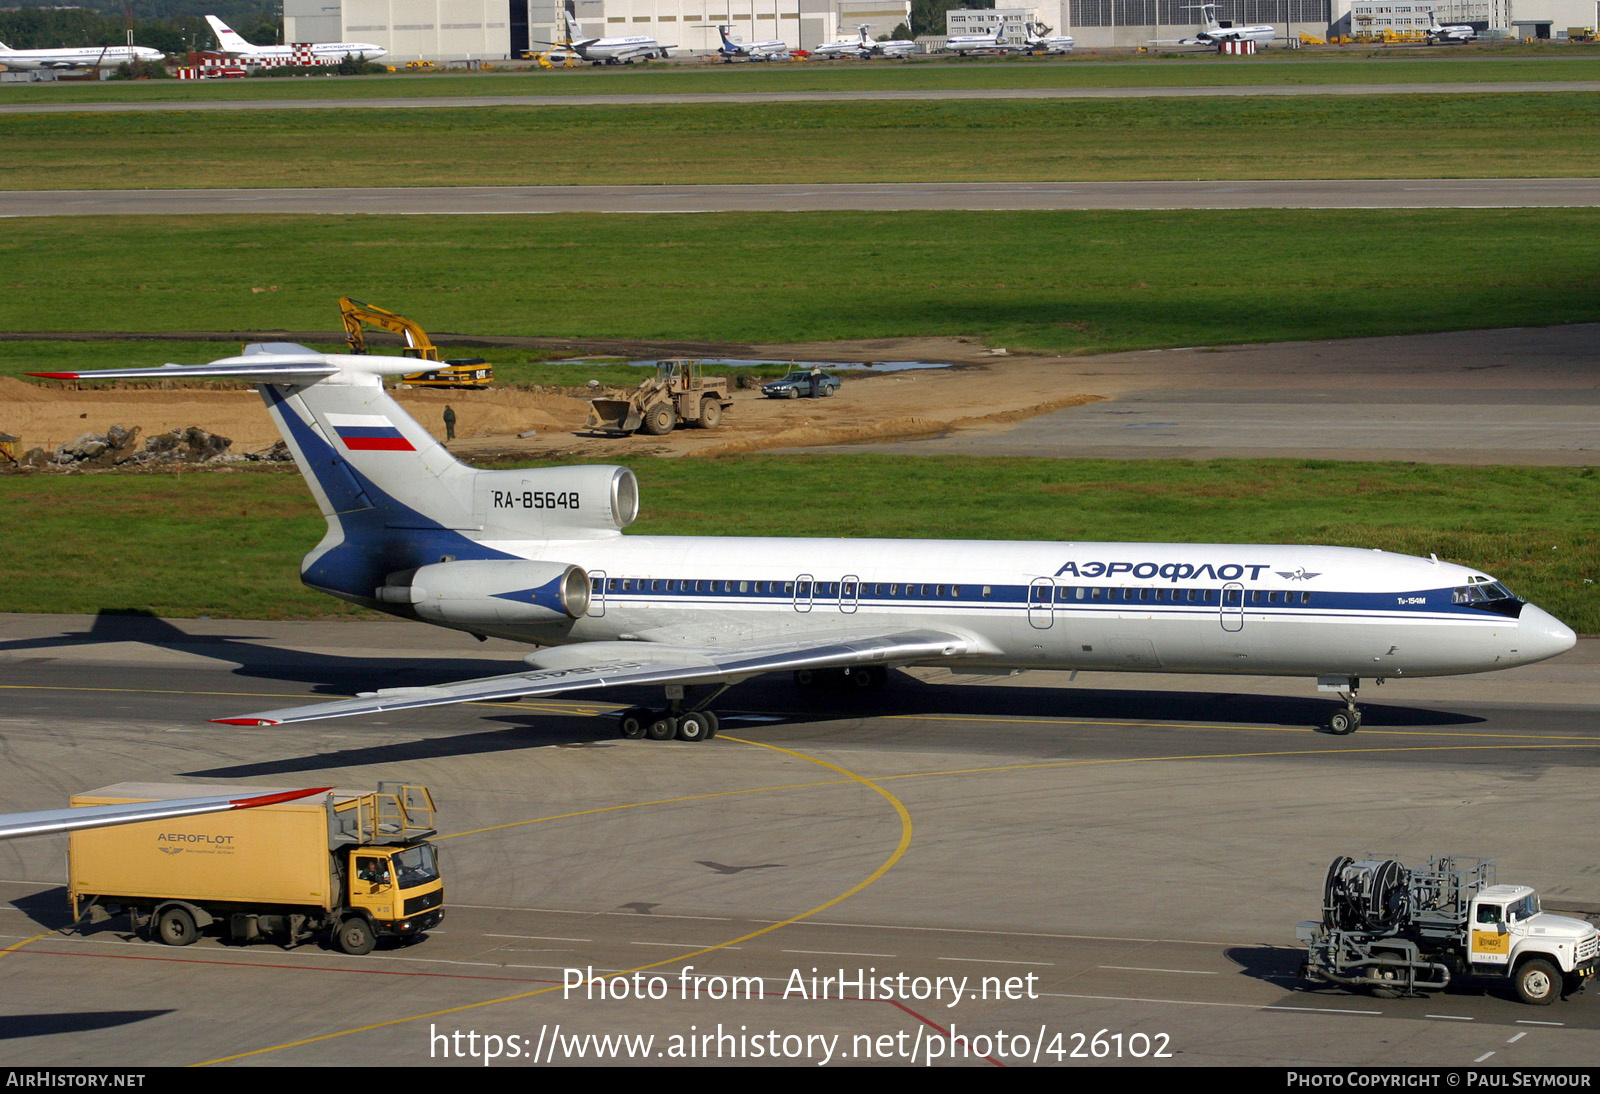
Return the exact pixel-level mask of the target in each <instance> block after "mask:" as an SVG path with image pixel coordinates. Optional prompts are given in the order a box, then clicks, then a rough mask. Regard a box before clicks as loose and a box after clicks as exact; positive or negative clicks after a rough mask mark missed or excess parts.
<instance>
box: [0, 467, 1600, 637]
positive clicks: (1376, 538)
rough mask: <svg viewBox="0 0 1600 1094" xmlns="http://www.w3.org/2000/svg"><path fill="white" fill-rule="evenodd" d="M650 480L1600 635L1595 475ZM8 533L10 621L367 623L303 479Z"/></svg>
mask: <svg viewBox="0 0 1600 1094" xmlns="http://www.w3.org/2000/svg"><path fill="white" fill-rule="evenodd" d="M635 470H636V471H637V472H638V474H639V477H640V482H641V487H642V497H643V515H642V516H641V518H640V520H639V522H638V523H637V524H636V525H635V527H634V529H633V531H635V532H641V533H654V534H703V533H705V531H706V530H707V529H715V530H716V532H717V533H718V534H722V535H789V534H794V533H795V532H796V530H797V528H796V521H795V514H794V493H793V484H794V482H795V481H796V478H797V477H799V478H803V479H804V481H805V482H806V483H807V495H806V519H805V532H806V534H808V535H816V536H836V535H838V536H888V537H940V538H974V539H1006V538H1015V539H1055V540H1118V541H1150V540H1155V541H1169V540H1170V541H1182V542H1194V543H1205V542H1256V543H1325V544H1334V545H1345V546H1359V547H1382V548H1387V549H1390V550H1396V551H1403V552H1407V553H1411V554H1423V555H1425V554H1427V553H1428V552H1430V551H1432V552H1437V553H1438V554H1439V556H1440V557H1441V558H1445V559H1449V560H1452V561H1460V562H1464V563H1467V564H1470V565H1473V566H1477V567H1481V568H1483V570H1484V571H1485V572H1487V573H1489V574H1492V575H1494V576H1496V577H1499V578H1501V579H1503V580H1505V581H1506V582H1508V583H1509V584H1510V585H1511V587H1512V588H1513V589H1514V590H1515V591H1517V592H1519V593H1520V594H1522V595H1524V596H1527V597H1529V598H1531V599H1532V600H1534V601H1535V602H1537V603H1539V604H1540V605H1541V606H1543V607H1545V608H1547V609H1548V610H1550V611H1552V612H1554V613H1555V614H1556V615H1557V616H1558V617H1560V618H1562V619H1564V620H1565V621H1566V622H1568V623H1569V624H1571V625H1573V626H1574V627H1576V628H1577V629H1578V630H1580V631H1583V632H1586V633H1593V632H1596V631H1600V598H1597V597H1596V595H1595V591H1594V590H1595V586H1594V584H1593V582H1594V580H1596V579H1597V578H1600V496H1597V494H1600V490H1597V488H1600V476H1596V475H1595V474H1594V472H1593V471H1592V469H1588V468H1542V467H1519V468H1498V467H1453V466H1451V467H1446V466H1425V465H1404V464H1349V463H1334V462H1330V461H1314V460H1311V461H1308V460H1240V461H1234V460H1222V461H1211V462H1188V461H1154V460H1152V461H1136V462H1116V461H1099V460H959V459H928V458H920V459H905V458H901V457H893V456H867V455H863V456H809V457H793V456H787V457H765V456H759V457H742V458H739V459H737V460H705V461H699V460H696V461H683V460H671V461H646V462H641V463H639V464H637V465H636V467H635ZM734 483H737V489H731V488H730V487H731V486H732V484H734ZM952 499H956V503H955V504H952ZM0 523H3V526H4V527H6V528H7V529H8V530H9V534H8V537H7V538H8V544H7V554H8V559H9V560H10V563H11V566H12V572H14V573H18V574H28V575H29V580H27V581H26V582H24V581H8V582H5V583H3V584H0V611H8V612H15V611H28V612H74V613H80V612H98V611H102V610H141V611H152V612H155V613H157V614H159V615H164V616H196V615H210V616H220V617H238V618H272V619H282V618H310V617H338V616H341V615H352V614H358V613H357V612H356V610H355V609H351V608H349V607H348V606H346V605H343V604H342V603H341V602H339V601H336V600H333V599H332V598H329V597H325V596H322V595H320V594H315V593H312V592H310V591H309V590H306V589H304V588H303V587H302V586H300V584H299V582H298V572H299V568H298V561H299V559H300V557H301V555H303V554H304V553H305V552H306V551H308V550H309V549H310V548H311V547H312V546H314V545H315V544H316V542H317V541H318V539H320V537H321V535H322V531H323V521H322V518H321V517H320V516H319V515H318V514H317V513H316V510H315V508H314V506H313V505H312V502H311V499H310V496H309V494H308V493H307V491H306V489H305V486H304V484H303V482H302V480H301V479H300V477H299V476H298V475H296V474H294V473H293V472H292V471H287V470H281V471H280V470H256V471H250V472H234V473H206V472H190V473H187V474H149V475H118V474H104V475H90V476H57V475H33V476H12V477H7V478H0ZM108 529H115V531H114V532H110V531H108ZM573 561H575V562H578V563H580V564H581V563H582V561H583V560H582V559H574V560H573Z"/></svg>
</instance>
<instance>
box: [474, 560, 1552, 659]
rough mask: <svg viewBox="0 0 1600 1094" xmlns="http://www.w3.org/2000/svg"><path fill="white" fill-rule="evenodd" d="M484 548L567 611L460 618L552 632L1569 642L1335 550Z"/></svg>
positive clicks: (1293, 648) (531, 634) (1410, 650)
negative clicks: (541, 581)
mask: <svg viewBox="0 0 1600 1094" xmlns="http://www.w3.org/2000/svg"><path fill="white" fill-rule="evenodd" d="M484 546H486V547H492V548H494V549H496V550H497V551H503V552H505V553H506V554H514V555H521V556H523V557H526V558H529V559H532V560H539V561H546V562H559V563H568V564H573V565H578V566H581V567H583V568H584V569H586V570H587V571H588V573H589V576H590V578H591V582H592V588H593V592H592V595H591V603H590V607H589V610H588V612H587V614H586V615H584V617H583V618H580V619H577V620H572V621H564V622H563V623H562V624H561V625H559V626H557V625H551V626H529V627H508V628H492V627H491V628H482V627H479V628H476V629H480V630H487V631H489V632H490V633H494V634H498V635H500V636H502V637H507V638H515V639H520V640H523V641H532V642H538V643H542V644H552V645H554V644H562V643H566V642H581V641H594V640H613V639H628V638H639V639H643V640H647V641H658V642H680V641H681V642H686V643H715V644H717V645H724V646H733V647H737V646H738V645H739V644H740V643H741V642H745V641H758V640H759V641H768V642H770V641H772V640H773V636H774V635H775V634H776V635H785V636H792V637H796V638H799V637H803V636H805V635H808V634H819V633H822V634H827V635H830V636H835V637H837V636H846V635H849V634H850V633H851V632H852V631H863V632H866V631H882V630H883V629H884V627H885V626H886V625H888V626H895V627H932V628H936V629H938V630H940V631H947V632H951V633H954V634H959V635H962V636H964V637H965V638H966V639H967V640H968V647H969V649H970V651H971V652H970V653H968V654H966V655H965V656H964V657H963V658H961V661H962V662H963V663H965V664H966V665H968V666H993V667H1006V668H1009V667H1023V668H1030V667H1031V668H1058V669H1081V670H1090V669H1102V670H1114V671H1129V670H1133V671H1148V672H1199V673H1233V674H1254V675H1285V676H1322V675H1344V676H1350V677H1383V678H1395V677H1406V676H1441V675H1452V674H1457V673H1472V672H1483V671H1487V670H1490V669H1497V668H1509V667H1512V666H1514V665H1517V664H1522V663H1526V662H1532V661H1537V660H1541V659H1543V658H1546V657H1552V656H1554V655H1555V654H1557V653H1560V652H1563V651H1565V650H1566V649H1569V648H1571V645H1572V642H1573V634H1572V631H1571V630H1569V629H1568V628H1567V627H1566V626H1565V625H1563V624H1562V623H1560V622H1559V621H1557V620H1555V619H1554V618H1553V617H1551V616H1549V615H1548V614H1546V613H1545V612H1543V611H1541V610H1540V609H1538V608H1536V607H1534V606H1533V605H1531V604H1522V605H1521V606H1520V608H1521V610H1520V615H1519V616H1516V617H1513V616H1510V615H1505V614H1499V613H1496V612H1493V611H1488V610H1483V609H1481V608H1476V609H1475V608H1472V607H1469V606H1467V605H1465V604H1458V603H1455V602H1454V595H1455V594H1454V591H1455V590H1458V589H1460V588H1461V587H1463V586H1466V585H1467V583H1468V580H1469V578H1471V579H1472V580H1473V581H1477V580H1480V578H1481V575H1477V574H1476V572H1475V571H1472V570H1468V569H1466V568H1464V567H1461V566H1457V565H1454V564H1452V563H1445V562H1435V561H1432V560H1429V559H1420V558H1413V557H1411V556H1407V555H1396V554H1390V553H1387V552H1381V551H1367V550H1358V549H1354V548H1339V547H1284V546H1236V545H1202V544H1195V545H1189V544H1161V543H1148V544H1139V543H1028V542H1002V541H994V542H991V541H984V540H969V541H944V540H941V541H929V540H881V539H879V540H831V539H824V540H814V539H728V538H718V537H662V536H624V535H616V536H613V537H609V538H604V539H584V540H577V541H568V542H549V543H542V544H534V543H485V544H484ZM950 663H951V662H949V661H948V660H946V661H942V662H941V664H945V665H949V664H950Z"/></svg>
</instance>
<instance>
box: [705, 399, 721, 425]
mask: <svg viewBox="0 0 1600 1094" xmlns="http://www.w3.org/2000/svg"><path fill="white" fill-rule="evenodd" d="M721 424H722V404H721V403H719V402H717V400H715V399H702V400H700V428H701V429H715V428H717V426H719V425H721Z"/></svg>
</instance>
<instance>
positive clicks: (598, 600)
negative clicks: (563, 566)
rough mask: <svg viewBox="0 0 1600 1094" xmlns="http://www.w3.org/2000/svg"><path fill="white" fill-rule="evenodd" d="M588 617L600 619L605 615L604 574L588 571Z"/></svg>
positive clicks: (598, 571)
mask: <svg viewBox="0 0 1600 1094" xmlns="http://www.w3.org/2000/svg"><path fill="white" fill-rule="evenodd" d="M588 614H589V615H592V616H595V617H596V618H601V617H603V616H604V615H605V614H606V572H605V571H604V570H590V571H589V611H588Z"/></svg>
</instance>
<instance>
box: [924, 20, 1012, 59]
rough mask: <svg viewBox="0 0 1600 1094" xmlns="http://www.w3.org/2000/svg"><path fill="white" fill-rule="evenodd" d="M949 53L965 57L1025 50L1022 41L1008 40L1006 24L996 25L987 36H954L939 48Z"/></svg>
mask: <svg viewBox="0 0 1600 1094" xmlns="http://www.w3.org/2000/svg"><path fill="white" fill-rule="evenodd" d="M939 48H940V49H942V50H944V51H945V52H947V53H956V54H959V55H960V56H962V57H965V56H966V55H967V54H969V53H1014V52H1017V51H1018V50H1021V49H1022V48H1023V44H1022V41H1021V40H1020V39H1015V38H1014V39H1009V40H1008V39H1007V38H1006V27H1005V24H1004V23H996V24H995V25H994V26H993V27H991V28H990V29H989V31H988V32H987V33H985V34H954V35H951V36H950V37H949V38H948V39H946V41H945V43H944V45H942V46H940V47H939Z"/></svg>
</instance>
